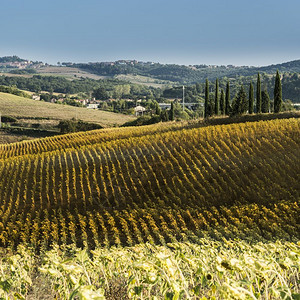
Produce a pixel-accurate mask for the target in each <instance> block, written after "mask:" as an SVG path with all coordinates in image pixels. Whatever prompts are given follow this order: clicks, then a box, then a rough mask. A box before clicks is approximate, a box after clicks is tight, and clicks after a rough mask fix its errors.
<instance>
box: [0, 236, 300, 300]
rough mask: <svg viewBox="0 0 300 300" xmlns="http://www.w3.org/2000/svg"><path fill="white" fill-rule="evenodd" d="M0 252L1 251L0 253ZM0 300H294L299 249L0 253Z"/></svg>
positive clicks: (231, 245) (272, 245)
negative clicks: (37, 254)
mask: <svg viewBox="0 0 300 300" xmlns="http://www.w3.org/2000/svg"><path fill="white" fill-rule="evenodd" d="M1 254H3V253H1ZM0 271H1V273H0V279H1V278H2V281H0V297H1V299H83V300H91V299H98V300H101V299H166V300H168V299H169V300H174V299H202V300H207V299H223V300H224V299H231V300H233V299H236V300H242V299H245V300H246V299H252V300H253V299H257V300H258V299H291V300H292V299H299V296H300V286H299V280H300V277H299V274H300V245H299V244H298V245H297V244H294V243H290V242H285V243H282V242H279V241H277V242H268V243H262V242H259V243H255V244H253V243H252V244H249V243H246V242H245V241H240V240H225V239H224V240H222V241H220V242H218V241H215V240H212V239H208V238H202V239H199V241H198V244H194V243H190V242H175V243H168V244H167V245H166V246H155V245H152V244H150V243H146V244H139V245H135V246H133V247H112V248H110V249H107V248H96V249H94V250H92V251H90V252H88V251H86V250H81V249H78V248H74V247H64V249H61V248H59V247H57V246H56V247H54V248H53V249H52V250H51V251H46V252H42V253H40V254H39V256H36V255H35V254H34V252H33V251H32V250H31V249H26V248H24V247H18V250H17V251H16V253H10V252H9V253H5V258H3V256H2V255H1V256H0Z"/></svg>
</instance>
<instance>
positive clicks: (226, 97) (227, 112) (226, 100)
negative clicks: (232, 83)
mask: <svg viewBox="0 0 300 300" xmlns="http://www.w3.org/2000/svg"><path fill="white" fill-rule="evenodd" d="M229 114H230V88H229V81H227V85H226V96H225V115H227V116H229Z"/></svg>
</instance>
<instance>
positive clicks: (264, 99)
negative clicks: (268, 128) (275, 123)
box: [261, 90, 270, 113]
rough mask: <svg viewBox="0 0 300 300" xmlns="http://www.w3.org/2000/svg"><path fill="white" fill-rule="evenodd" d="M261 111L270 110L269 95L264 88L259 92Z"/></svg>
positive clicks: (266, 111)
mask: <svg viewBox="0 0 300 300" xmlns="http://www.w3.org/2000/svg"><path fill="white" fill-rule="evenodd" d="M261 112H262V113H268V112H270V96H269V93H268V91H267V90H264V91H262V93H261Z"/></svg>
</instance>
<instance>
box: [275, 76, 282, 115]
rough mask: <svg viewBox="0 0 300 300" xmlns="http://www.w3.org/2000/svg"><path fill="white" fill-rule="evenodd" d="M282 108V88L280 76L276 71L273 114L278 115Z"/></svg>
mask: <svg viewBox="0 0 300 300" xmlns="http://www.w3.org/2000/svg"><path fill="white" fill-rule="evenodd" d="M281 106H282V88H281V81H280V75H279V72H278V70H277V72H276V78H275V88H274V113H279V112H280V110H281Z"/></svg>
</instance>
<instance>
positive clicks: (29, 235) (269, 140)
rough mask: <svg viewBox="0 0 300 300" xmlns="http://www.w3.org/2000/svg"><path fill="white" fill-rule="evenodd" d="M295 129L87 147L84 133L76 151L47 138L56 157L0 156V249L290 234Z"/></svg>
mask: <svg viewBox="0 0 300 300" xmlns="http://www.w3.org/2000/svg"><path fill="white" fill-rule="evenodd" d="M299 125H300V121H299V120H296V119H290V120H275V121H267V122H257V123H246V124H233V125H222V126H215V127H206V128H193V129H182V130H177V131H167V130H166V132H155V133H153V132H152V130H153V128H150V129H149V132H148V134H145V135H143V136H130V134H129V133H126V134H127V135H128V137H126V138H125V137H124V138H119V139H116V140H112V139H111V136H109V135H110V134H108V137H107V141H106V142H102V143H94V144H89V143H90V141H91V140H92V139H93V135H96V136H97V135H98V132H91V133H90V134H91V137H90V138H89V142H87V144H86V145H83V144H82V146H81V147H80V148H79V149H73V148H72V147H71V148H70V149H59V143H58V144H55V140H52V143H53V144H54V145H55V147H56V150H55V151H53V149H55V147H53V149H52V150H51V151H49V152H47V151H46V152H45V151H44V150H42V148H43V147H42V146H40V148H39V149H40V150H39V151H40V153H37V154H32V153H31V154H26V155H19V156H13V157H8V158H6V159H2V160H1V161H0V246H7V245H17V244H18V243H20V242H25V243H31V244H33V245H35V246H38V247H47V246H48V245H50V244H51V243H53V242H54V243H76V244H77V245H78V246H82V245H88V246H89V247H95V246H98V245H106V246H109V245H112V244H119V245H121V244H122V245H123V244H126V245H134V244H136V243H139V242H144V241H149V242H151V243H161V244H164V243H166V242H169V241H175V240H183V241H185V240H186V241H187V240H191V239H192V240H197V238H199V237H201V236H203V234H204V233H205V232H208V233H209V234H211V235H214V236H216V237H218V236H221V235H223V236H228V237H231V236H232V235H234V236H240V237H244V238H246V237H250V236H252V237H253V236H254V237H259V236H263V237H265V238H267V239H270V238H272V236H280V237H284V236H285V237H286V238H293V237H299V236H298V234H299V232H300V230H299V222H298V221H297V218H298V217H297V216H298V215H299V213H300V211H299V205H298V202H299V194H300V188H299V184H298V182H299V178H298V176H299V173H300V172H299V171H300V170H299V168H300V154H299V142H300V136H299ZM127 130H129V132H131V129H127ZM141 131H145V132H146V131H147V128H142V129H141ZM112 132H113V131H112ZM117 132H118V131H117ZM101 134H102V135H103V134H104V133H101ZM70 136H72V137H73V138H74V141H73V142H72V143H73V144H76V143H77V142H78V141H79V143H81V142H80V138H79V137H78V141H77V139H76V136H77V135H70ZM66 138H68V136H66ZM87 139H88V138H87ZM96 139H97V138H96ZM43 143H44V140H37V141H35V142H31V144H30V145H31V147H32V148H33V149H36V148H35V147H38V145H43ZM72 143H71V144H72ZM28 149H29V148H28ZM33 152H34V151H33ZM8 156H9V155H8Z"/></svg>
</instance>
